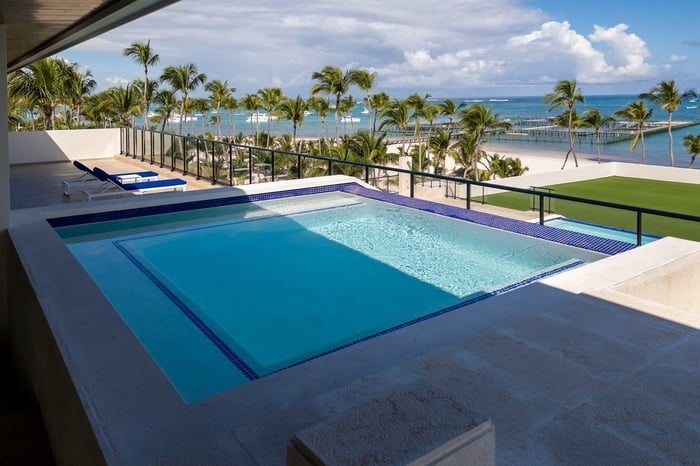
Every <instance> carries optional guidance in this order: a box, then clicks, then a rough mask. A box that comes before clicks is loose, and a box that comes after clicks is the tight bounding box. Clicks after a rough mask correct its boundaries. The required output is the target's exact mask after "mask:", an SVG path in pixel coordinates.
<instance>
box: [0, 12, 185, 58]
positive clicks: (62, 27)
mask: <svg viewBox="0 0 700 466" xmlns="http://www.w3.org/2000/svg"><path fill="white" fill-rule="evenodd" d="M177 1H178V0H3V1H2V2H0V24H3V25H5V26H6V31H7V68H8V71H14V70H16V69H18V68H21V67H23V66H25V65H27V64H29V63H32V62H34V61H36V60H40V59H42V58H44V57H47V56H50V55H53V54H55V53H58V52H60V51H62V50H65V49H67V48H70V47H72V46H74V45H77V44H79V43H81V42H84V41H86V40H88V39H91V38H93V37H95V36H98V35H100V34H102V33H104V32H107V31H109V30H110V29H114V28H116V27H119V26H121V25H123V24H126V23H128V22H130V21H132V20H134V19H137V18H140V17H142V16H145V15H147V14H149V13H152V12H153V11H156V10H158V9H160V8H163V7H165V6H167V5H170V4H173V3H175V2H177Z"/></svg>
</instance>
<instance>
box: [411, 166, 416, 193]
mask: <svg viewBox="0 0 700 466" xmlns="http://www.w3.org/2000/svg"><path fill="white" fill-rule="evenodd" d="M415 179H416V177H415V175H414V174H413V170H411V197H414V196H413V194H414V193H413V190H414V187H413V185H414V182H415Z"/></svg>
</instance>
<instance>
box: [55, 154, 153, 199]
mask: <svg viewBox="0 0 700 466" xmlns="http://www.w3.org/2000/svg"><path fill="white" fill-rule="evenodd" d="M73 166H74V167H75V168H77V169H78V170H80V171H81V172H82V174H81V175H80V176H79V177H78V178H76V179H74V180H71V181H64V182H63V194H65V195H66V196H70V195H71V194H75V193H76V192H81V191H85V190H95V189H96V188H99V187H100V186H102V185H103V184H104V181H103V180H101V179H100V178H99V177H98V176H97V175H95V173H94V172H93V170H91V169H89V168H88V167H87V166H86V165H85V164H83V163H81V162H79V161H77V160H74V161H73ZM109 176H110V177H117V178H119V179H120V180H121V181H122V182H123V183H128V182H137V181H155V180H157V179H158V173H156V172H154V171H139V172H128V173H116V174H112V175H109Z"/></svg>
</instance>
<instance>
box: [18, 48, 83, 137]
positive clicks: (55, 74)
mask: <svg viewBox="0 0 700 466" xmlns="http://www.w3.org/2000/svg"><path fill="white" fill-rule="evenodd" d="M68 69H69V66H68V64H67V62H65V61H64V60H61V59H59V58H52V57H49V58H44V59H42V60H39V61H36V62H34V63H32V64H31V65H27V66H26V67H24V68H21V69H20V70H18V71H17V72H16V73H13V75H12V77H11V79H10V81H9V83H8V90H9V93H10V94H12V95H13V97H23V98H25V99H26V100H27V102H29V103H30V105H31V106H32V108H33V107H39V109H40V110H41V112H42V114H43V115H44V129H45V130H50V129H53V126H54V125H53V123H54V109H55V108H56V106H57V105H58V104H59V103H60V102H61V99H62V97H63V95H64V83H65V80H66V79H67V78H68V74H69V73H68Z"/></svg>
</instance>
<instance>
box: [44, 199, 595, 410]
mask: <svg viewBox="0 0 700 466" xmlns="http://www.w3.org/2000/svg"><path fill="white" fill-rule="evenodd" d="M112 217H114V215H112ZM124 217H125V218H111V219H109V220H107V221H98V222H91V223H81V222H75V224H74V225H67V226H62V227H59V228H57V231H58V232H59V234H60V235H61V236H62V237H63V238H64V240H65V242H66V243H67V244H68V246H69V248H70V250H71V251H72V252H73V254H74V255H75V256H76V257H77V258H78V259H79V261H80V262H81V264H82V265H83V267H84V268H85V269H86V270H87V271H88V272H89V274H90V275H91V276H92V278H93V279H94V281H95V282H96V283H97V284H98V286H99V287H100V289H101V290H102V291H103V293H104V294H105V296H107V298H108V299H109V300H110V301H111V302H112V304H113V305H114V307H115V309H117V311H118V313H119V315H120V316H121V317H122V319H123V320H124V321H125V322H126V323H127V324H128V326H129V327H130V328H131V329H132V331H133V332H134V334H135V335H136V336H137V337H138V338H139V340H140V341H141V343H142V344H143V345H144V347H146V348H147V349H148V351H149V352H150V354H151V355H152V356H153V358H154V359H155V360H156V361H157V363H158V365H159V366H160V367H161V369H162V370H163V372H165V374H167V376H168V378H169V380H170V381H171V382H172V383H173V385H174V386H175V387H176V388H177V390H178V391H179V393H180V394H181V396H182V397H183V398H184V399H185V400H186V401H188V402H190V401H195V400H198V399H201V398H203V397H206V396H208V395H211V394H214V393H217V392H219V391H221V390H224V389H226V388H229V387H232V386H234V385H237V384H241V383H245V382H247V381H249V380H255V379H257V378H259V377H263V376H265V375H267V374H270V373H272V372H275V371H278V370H281V369H284V368H286V367H289V366H291V365H295V364H299V363H302V362H304V361H306V360H308V359H311V358H315V357H318V356H320V355H323V354H326V353H329V352H332V351H336V350H338V349H339V348H343V347H345V346H347V345H351V344H354V343H356V342H358V341H362V340H364V339H367V338H373V337H375V336H377V335H381V334H383V333H386V332H392V331H394V330H397V329H399V328H402V327H403V326H406V325H411V324H413V323H416V322H420V321H422V320H425V319H428V318H431V317H434V316H436V315H439V314H441V313H444V312H449V311H451V310H454V309H456V308H458V307H461V306H463V305H466V304H469V303H470V302H474V301H476V300H481V299H484V298H486V297H489V296H493V295H496V294H499V293H502V292H505V291H507V290H509V289H512V288H514V287H517V286H521V285H523V284H526V283H528V282H530V281H533V280H535V279H537V278H540V277H542V276H546V275H548V274H551V273H556V272H557V271H560V270H564V269H567V268H571V267H574V266H576V265H578V264H581V263H583V262H587V261H593V260H596V259H598V258H600V257H601V255H600V254H597V253H593V252H589V251H585V250H581V249H578V248H572V247H569V246H565V245H560V244H554V243H551V242H548V241H543V240H541V239H537V238H532V237H527V236H522V235H514V234H512V233H510V232H506V231H502V230H499V229H494V228H488V227H484V226H481V225H477V224H475V223H471V222H465V221H462V220H457V219H453V218H449V217H446V216H442V215H435V214H433V213H428V212H422V211H419V210H416V209H409V208H406V207H403V206H400V205H396V204H394V203H387V202H379V201H376V200H372V199H370V198H368V197H366V196H357V195H351V194H348V193H346V192H329V193H322V194H315V195H305V196H296V197H283V198H282V199H271V200H267V201H261V202H254V203H251V202H244V203H239V204H233V205H223V206H219V207H213V208H207V209H185V210H180V211H177V212H171V213H161V214H157V215H138V212H137V213H131V214H130V215H125V216H124ZM531 228H535V229H537V228H543V227H541V226H539V225H536V226H532V227H531Z"/></svg>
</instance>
